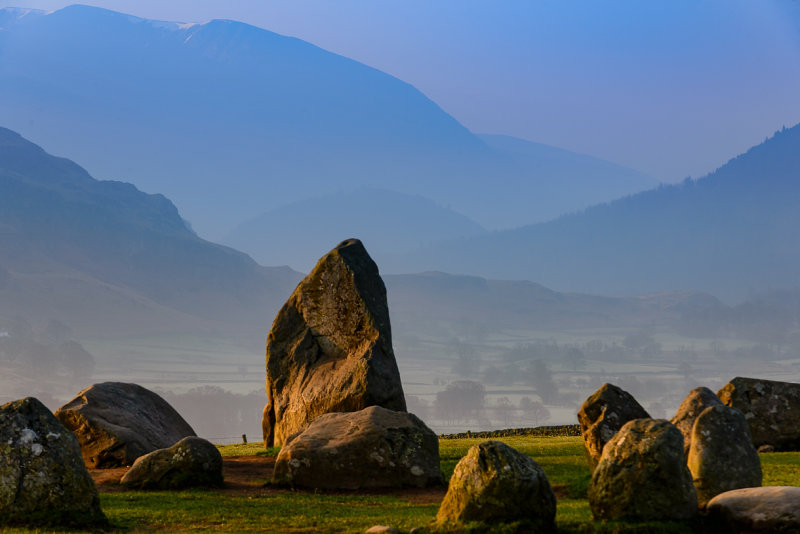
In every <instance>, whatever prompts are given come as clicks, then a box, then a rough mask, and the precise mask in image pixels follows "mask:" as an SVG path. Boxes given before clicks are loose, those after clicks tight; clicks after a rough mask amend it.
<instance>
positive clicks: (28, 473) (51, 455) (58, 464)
mask: <svg viewBox="0 0 800 534" xmlns="http://www.w3.org/2000/svg"><path fill="white" fill-rule="evenodd" d="M105 523H106V518H105V516H104V515H103V512H102V511H101V510H100V498H99V496H98V494H97V488H96V487H95V485H94V482H93V481H92V477H90V476H89V472H88V471H87V470H86V466H85V465H84V463H83V459H82V458H81V450H80V448H79V447H78V440H77V439H75V436H74V435H73V434H72V433H71V432H69V431H68V430H67V429H66V428H64V426H63V425H62V424H61V423H59V422H58V420H57V419H56V418H55V417H54V416H53V414H52V412H50V410H48V409H47V408H46V407H45V406H44V405H43V404H42V403H41V402H39V401H38V400H37V399H35V398H33V397H28V398H25V399H22V400H18V401H14V402H9V403H7V404H4V405H3V406H0V525H26V526H33V525H50V526H92V525H96V526H102V525H103V524H105Z"/></svg>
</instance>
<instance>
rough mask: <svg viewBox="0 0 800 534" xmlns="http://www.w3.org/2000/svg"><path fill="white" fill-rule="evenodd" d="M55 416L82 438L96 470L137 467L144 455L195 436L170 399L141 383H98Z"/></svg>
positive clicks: (84, 451)
mask: <svg viewBox="0 0 800 534" xmlns="http://www.w3.org/2000/svg"><path fill="white" fill-rule="evenodd" d="M55 415H56V417H57V418H58V420H59V421H61V423H62V424H63V425H64V426H65V427H67V428H68V429H69V430H71V431H72V432H74V433H75V435H76V436H77V437H78V443H79V444H80V446H81V454H83V459H84V461H85V462H86V465H88V466H89V467H95V468H107V467H119V466H125V465H131V464H133V462H134V461H135V460H136V459H137V458H138V457H139V456H142V455H145V454H147V453H149V452H153V451H155V450H158V449H163V448H165V447H170V446H172V445H173V444H174V443H175V442H177V441H179V440H180V439H181V438H184V437H186V436H194V435H195V433H194V430H192V427H191V426H189V423H187V422H186V421H185V420H184V419H183V417H181V416H180V414H179V413H178V412H176V411H175V409H174V408H173V407H172V406H170V405H169V403H168V402H167V401H165V400H164V399H162V398H161V397H160V396H158V395H156V394H155V393H153V392H152V391H150V390H149V389H145V388H143V387H142V386H139V385H137V384H126V383H123V382H103V383H102V384H95V385H93V386H90V387H88V388H86V389H84V390H83V391H81V392H80V393H78V395H77V396H76V397H75V398H74V399H72V400H71V401H69V402H68V403H67V404H65V405H64V406H62V407H61V408H59V409H58V410H56V414H55Z"/></svg>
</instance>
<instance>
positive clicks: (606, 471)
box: [589, 419, 697, 521]
mask: <svg viewBox="0 0 800 534" xmlns="http://www.w3.org/2000/svg"><path fill="white" fill-rule="evenodd" d="M589 506H590V507H591V509H592V514H593V515H594V517H595V519H602V520H628V521H659V520H666V521H668V520H685V519H689V518H691V517H693V516H694V515H696V514H697V490H695V487H694V485H693V484H692V475H691V474H690V473H689V469H688V468H687V467H686V457H685V456H684V454H683V436H682V435H681V433H680V431H679V430H678V429H677V428H675V425H673V424H672V423H670V422H669V421H666V420H664V419H636V420H634V421H630V422H628V423H626V424H625V426H623V427H622V428H621V429H620V431H619V432H618V433H617V435H616V436H614V437H613V438H612V439H611V441H609V442H608V444H607V445H606V447H605V449H604V450H603V456H602V458H601V459H600V463H599V464H597V469H595V471H594V473H593V474H592V479H591V481H590V482H589Z"/></svg>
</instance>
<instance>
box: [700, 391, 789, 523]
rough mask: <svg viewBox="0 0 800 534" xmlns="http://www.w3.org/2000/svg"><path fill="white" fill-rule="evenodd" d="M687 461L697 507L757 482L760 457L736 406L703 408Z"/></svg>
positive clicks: (757, 484) (758, 479)
mask: <svg viewBox="0 0 800 534" xmlns="http://www.w3.org/2000/svg"><path fill="white" fill-rule="evenodd" d="M688 464H689V471H691V472H692V478H693V479H694V485H695V487H696V488H697V501H698V504H699V505H700V507H703V506H705V505H706V504H707V503H708V501H710V500H711V499H712V498H713V497H715V496H717V495H719V494H720V493H724V492H726V491H730V490H734V489H739V488H752V487H756V486H760V485H761V460H759V458H758V453H757V452H756V449H755V447H753V440H752V438H751V437H750V431H749V430H748V428H747V421H746V420H745V418H744V415H743V414H742V412H740V411H739V410H737V409H736V408H731V407H729V406H724V405H722V404H720V405H718V406H710V407H708V408H706V409H705V410H703V413H701V414H700V415H699V416H698V417H697V420H696V421H695V423H694V427H693V428H692V437H691V447H690V449H689V457H688ZM798 506H800V503H798Z"/></svg>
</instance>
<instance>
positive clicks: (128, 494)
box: [8, 436, 800, 533]
mask: <svg viewBox="0 0 800 534" xmlns="http://www.w3.org/2000/svg"><path fill="white" fill-rule="evenodd" d="M498 439H499V440H500V441H504V442H506V443H507V444H509V445H511V446H512V447H514V448H516V449H518V450H520V451H521V452H523V453H525V454H527V455H529V456H531V457H533V458H534V459H535V460H536V461H537V462H538V463H539V464H540V465H541V466H542V467H543V468H544V470H545V472H546V473H547V477H548V478H549V480H550V484H551V485H552V486H553V487H554V489H555V490H556V493H557V494H558V496H559V499H558V512H557V516H556V523H557V525H558V528H559V532H570V533H572V532H575V533H577V532H581V533H583V532H594V533H612V532H613V533H616V532H637V533H644V532H685V530H686V527H685V525H670V524H664V523H661V524H647V525H619V524H606V525H603V524H594V523H593V522H592V514H591V512H590V510H589V503H588V501H587V500H586V488H587V485H588V482H589V468H588V466H587V465H586V460H585V458H584V454H583V445H582V441H581V438H580V437H574V436H570V437H523V436H514V437H507V438H498ZM481 441H484V440H483V439H479V438H471V439H446V440H441V441H440V454H441V461H442V471H443V472H444V474H445V477H446V478H449V477H450V475H451V474H452V472H453V468H454V467H455V465H456V463H457V462H458V460H459V459H460V458H461V457H462V456H464V454H466V452H467V449H469V447H471V446H472V445H475V444H477V443H480V442H481ZM220 451H221V452H222V454H223V456H240V455H254V454H260V455H274V454H276V452H277V451H275V450H270V451H264V449H263V448H262V447H261V446H260V445H258V444H249V445H227V446H220ZM761 463H762V467H763V470H764V485H765V486H768V485H792V486H800V453H764V454H761ZM412 500H413V499H410V498H409V496H408V495H407V494H403V492H397V493H396V494H393V493H392V492H387V493H385V494H381V495H365V494H362V493H346V494H330V493H326V494H317V493H314V492H300V491H289V490H285V491H278V492H271V493H266V494H254V495H237V494H228V493H225V492H222V493H220V492H217V491H211V490H192V491H182V492H163V491H158V492H140V491H120V492H113V493H104V494H101V502H102V507H103V511H104V512H105V513H106V515H107V516H108V518H109V520H110V521H111V523H112V524H113V525H114V526H115V527H116V528H117V529H118V530H119V531H123V532H124V531H127V532H152V531H185V532H192V531H194V532H197V531H219V532H256V531H258V532H280V533H289V532H292V533H294V532H298V533H299V532H309V533H310V532H315V533H316V532H322V533H327V532H331V533H332V532H364V531H365V530H366V529H367V528H369V527H371V526H373V525H391V526H394V527H396V528H398V529H400V530H401V531H405V532H408V531H409V530H411V529H412V528H415V527H416V528H419V527H427V526H429V524H430V522H431V521H433V519H434V518H435V517H436V512H437V510H438V507H439V506H438V502H437V503H433V504H432V503H430V500H428V503H427V504H420V503H418V502H417V503H414V502H411V501H412ZM424 530H425V531H426V532H432V530H430V529H429V528H425V529H424ZM464 531H465V532H467V531H473V530H472V529H467V530H464ZM8 532H32V531H30V530H22V529H17V530H9V531H8ZM435 532H439V531H435ZM492 532H500V530H497V529H492Z"/></svg>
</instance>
